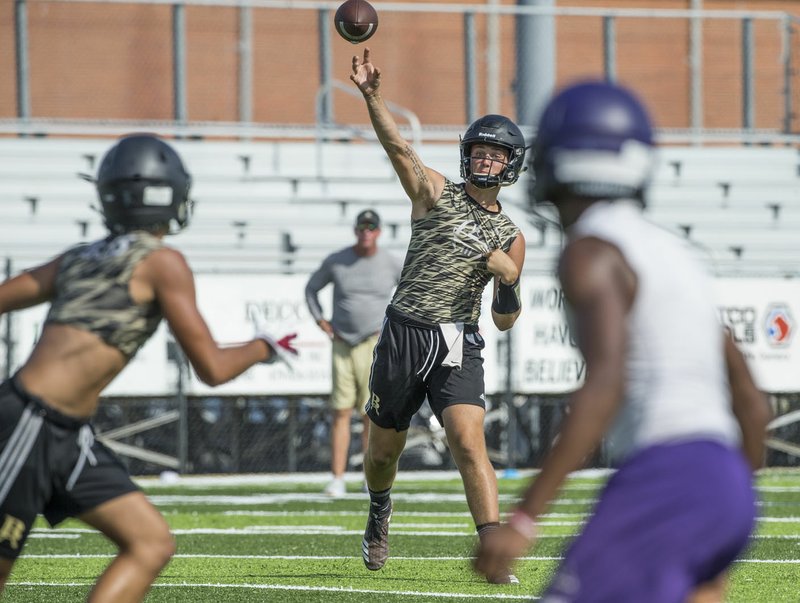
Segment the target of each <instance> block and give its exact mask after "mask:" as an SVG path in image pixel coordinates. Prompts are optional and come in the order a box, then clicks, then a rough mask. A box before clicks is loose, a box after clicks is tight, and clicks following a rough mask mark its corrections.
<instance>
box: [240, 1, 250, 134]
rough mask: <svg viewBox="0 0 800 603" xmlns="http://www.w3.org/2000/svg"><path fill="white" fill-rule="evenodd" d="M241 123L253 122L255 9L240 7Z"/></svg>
mask: <svg viewBox="0 0 800 603" xmlns="http://www.w3.org/2000/svg"><path fill="white" fill-rule="evenodd" d="M239 121H240V122H244V123H251V122H252V121H253V9H252V8H250V7H249V6H241V7H239Z"/></svg>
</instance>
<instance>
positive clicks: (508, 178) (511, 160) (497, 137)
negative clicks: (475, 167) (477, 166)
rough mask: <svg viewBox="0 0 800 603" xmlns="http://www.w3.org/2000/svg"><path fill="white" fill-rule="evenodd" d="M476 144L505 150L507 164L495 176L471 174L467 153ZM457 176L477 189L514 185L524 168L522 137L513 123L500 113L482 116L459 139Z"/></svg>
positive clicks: (523, 142)
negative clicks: (459, 152) (459, 159)
mask: <svg viewBox="0 0 800 603" xmlns="http://www.w3.org/2000/svg"><path fill="white" fill-rule="evenodd" d="M476 143H487V144H494V145H497V146H499V147H503V148H505V149H507V150H508V163H507V164H506V167H505V169H504V170H503V171H502V172H500V173H499V174H497V175H494V176H490V175H488V174H486V175H483V174H473V173H472V168H471V165H470V154H471V153H470V152H471V150H472V145H473V144H476ZM460 147H461V177H462V178H463V179H464V180H467V181H468V182H471V183H472V184H474V185H475V186H477V187H479V188H493V187H495V186H508V185H509V184H514V183H515V182H516V181H517V179H518V178H519V175H520V174H521V173H522V172H524V171H525V169H526V168H525V138H524V137H523V136H522V132H521V131H520V129H519V128H518V127H517V125H516V124H515V123H514V122H513V121H511V120H510V119H508V118H507V117H503V116H502V115H484V116H483V117H481V118H480V119H478V120H477V121H474V122H473V123H472V124H471V125H470V126H469V128H467V131H466V132H465V133H464V136H463V137H462V138H461V145H460Z"/></svg>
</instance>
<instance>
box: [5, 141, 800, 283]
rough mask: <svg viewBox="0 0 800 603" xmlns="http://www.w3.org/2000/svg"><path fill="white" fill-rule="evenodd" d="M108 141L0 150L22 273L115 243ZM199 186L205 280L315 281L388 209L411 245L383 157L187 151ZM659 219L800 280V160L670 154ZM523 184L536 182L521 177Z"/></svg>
mask: <svg viewBox="0 0 800 603" xmlns="http://www.w3.org/2000/svg"><path fill="white" fill-rule="evenodd" d="M110 142H111V141H110V140H102V139H55V138H54V139H50V138H4V139H0V157H2V161H0V203H2V206H3V217H4V219H3V227H2V233H3V234H2V237H0V253H1V254H2V257H3V258H10V259H11V260H12V262H13V265H14V268H15V269H17V270H18V269H21V268H23V267H25V266H27V265H30V264H32V263H36V262H39V261H44V260H46V259H47V258H49V257H52V256H53V255H54V254H56V253H58V252H59V251H61V250H62V249H63V248H64V247H66V246H68V245H70V244H72V243H75V242H77V241H81V240H93V239H95V238H99V237H101V236H103V235H104V233H105V231H104V228H103V226H102V219H101V217H100V215H99V214H98V213H97V211H96V210H95V209H93V206H94V205H96V202H95V194H94V190H93V187H92V186H91V184H90V183H88V182H86V181H85V180H84V179H82V178H81V176H80V175H81V174H93V173H94V172H95V171H96V169H97V163H98V161H99V158H100V157H102V154H103V152H104V151H105V150H106V149H107V148H108V147H109V145H110ZM175 145H176V147H177V148H178V149H179V151H180V152H181V154H182V155H183V157H184V159H185V161H186V163H187V165H188V168H189V170H190V172H191V173H192V175H193V179H194V184H193V188H192V198H193V199H194V200H195V201H196V207H195V214H194V219H193V222H192V226H191V228H189V229H187V231H185V232H184V233H181V235H180V236H177V237H174V238H171V239H170V244H172V245H174V246H175V247H177V248H178V249H180V250H182V251H183V252H184V253H185V254H186V255H187V258H188V259H189V261H190V263H191V264H192V266H193V267H194V268H195V269H196V270H198V271H214V272H216V271H223V270H224V271H228V272H230V271H233V272H235V271H237V270H240V271H242V272H252V271H259V272H276V273H277V272H280V273H284V272H287V271H289V272H292V271H295V272H307V271H309V270H312V269H313V268H314V267H315V266H316V265H317V264H318V263H319V261H320V260H321V259H322V257H324V256H325V255H326V254H327V253H329V252H330V251H332V250H334V249H336V248H338V247H341V246H344V245H347V244H349V243H350V242H352V240H353V238H352V225H353V220H354V218H355V216H356V214H357V213H358V212H359V211H361V210H362V209H364V208H366V207H374V208H376V209H377V210H378V211H379V212H380V213H381V215H382V218H383V221H384V234H383V238H382V243H383V244H384V245H385V246H387V247H388V248H389V249H391V250H392V251H393V252H396V253H397V254H398V255H401V256H402V255H403V254H404V253H405V248H406V245H407V243H408V239H409V237H410V219H409V206H408V200H407V198H406V197H405V194H404V192H403V190H402V187H401V186H400V184H399V181H398V180H397V178H396V176H395V175H394V172H393V171H392V169H391V165H390V164H389V162H388V160H387V159H386V156H385V154H384V153H383V152H382V150H381V149H380V147H378V146H377V145H376V144H375V143H352V142H351V143H325V144H321V145H315V144H314V143H302V142H286V143H279V142H263V143H262V142H231V141H208V140H206V141H198V140H178V141H175ZM418 152H419V154H420V156H421V157H422V159H423V161H425V162H426V163H427V164H428V165H431V166H432V167H435V168H436V169H439V170H441V171H443V172H444V173H445V174H446V175H447V176H448V177H450V178H453V179H456V180H458V178H459V176H458V150H457V147H455V145H454V144H432V143H431V144H427V145H422V146H421V147H420V148H419V149H418ZM659 154H660V157H659V164H658V169H657V171H656V174H655V178H654V186H653V187H652V189H651V191H650V194H649V196H648V209H647V214H648V216H649V217H650V219H651V220H653V221H654V222H656V223H657V224H659V225H661V226H663V227H664V228H667V229H669V230H671V231H673V232H676V233H677V234H679V235H680V236H684V237H686V238H687V239H688V240H689V241H690V242H692V243H695V244H696V245H697V247H698V249H699V250H700V251H701V252H702V253H704V254H705V255H707V257H708V259H709V261H710V263H711V265H712V267H713V269H714V270H715V271H717V272H718V273H720V274H726V273H730V274H748V275H752V276H757V275H763V276H776V275H797V274H799V273H800V268H799V267H798V266H799V265H800V263H799V262H798V261H797V258H798V257H800V241H798V237H797V236H796V232H797V228H796V227H797V226H800V187H798V184H800V155H798V151H797V150H796V149H794V148H790V147H760V146H750V147H746V146H743V147H663V148H661V149H660V150H659ZM523 178H524V176H523ZM525 192H526V183H525V182H524V181H522V180H521V181H520V183H518V184H517V185H516V186H512V187H510V188H508V189H506V190H505V191H503V193H502V194H501V200H504V202H505V207H506V209H507V211H508V212H509V213H510V214H511V215H512V218H513V219H514V220H515V221H516V222H517V223H518V224H519V225H520V226H521V227H522V228H523V231H524V232H525V235H526V239H527V242H528V258H529V259H528V262H527V263H526V270H527V271H530V272H549V271H551V270H552V264H553V261H554V260H555V257H556V255H557V252H558V250H559V249H560V246H561V243H562V237H561V234H560V232H558V230H557V229H556V228H555V227H554V226H553V225H552V224H548V223H546V222H545V221H543V220H541V219H538V218H536V217H529V216H528V214H527V213H525V211H524V204H525Z"/></svg>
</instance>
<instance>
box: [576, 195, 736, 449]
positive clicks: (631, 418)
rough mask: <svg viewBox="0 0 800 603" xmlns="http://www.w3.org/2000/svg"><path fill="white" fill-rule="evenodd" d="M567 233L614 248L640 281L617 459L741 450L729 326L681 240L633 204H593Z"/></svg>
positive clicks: (630, 322) (614, 435)
mask: <svg viewBox="0 0 800 603" xmlns="http://www.w3.org/2000/svg"><path fill="white" fill-rule="evenodd" d="M568 235H569V240H570V241H574V240H576V239H579V238H583V237H595V238H598V239H601V240H604V241H607V242H609V243H611V244H612V245H614V246H615V247H617V249H619V250H620V252H621V253H622V255H623V256H624V257H625V260H626V261H627V262H628V264H629V265H630V267H631V268H632V269H633V271H634V272H635V273H636V277H637V280H638V284H637V290H636V299H635V300H634V303H633V306H632V307H631V309H630V312H629V314H628V317H627V328H628V349H627V356H626V362H625V370H626V386H625V401H624V405H623V406H622V408H621V410H620V414H619V416H618V417H617V418H616V420H615V422H614V425H613V427H612V429H611V431H610V433H609V438H608V446H609V452H610V455H611V458H612V459H614V460H615V461H621V460H622V459H623V458H625V457H626V456H628V455H630V453H632V452H633V451H636V450H639V449H641V448H644V447H646V446H650V445H653V444H657V443H663V442H667V441H675V440H686V439H697V438H708V439H713V440H717V441H721V442H725V443H728V444H731V445H737V444H738V442H739V440H740V438H741V434H740V430H739V426H738V423H737V422H736V419H735V417H734V415H733V411H732V409H731V401H730V390H729V387H728V380H727V367H726V366H725V357H724V351H723V349H724V340H723V331H722V326H721V324H720V322H719V319H718V316H717V311H716V308H715V305H714V294H713V291H712V284H711V279H710V278H709V276H708V275H707V274H706V273H705V270H704V269H703V267H702V265H701V264H700V262H699V261H697V260H696V259H695V258H694V257H693V256H692V253H691V252H690V250H689V249H688V248H687V246H686V245H685V244H684V243H683V242H682V241H681V240H680V239H678V238H677V237H675V236H674V235H672V234H670V233H668V232H666V231H665V230H663V229H661V228H659V227H657V226H655V225H654V224H651V223H650V222H648V221H647V220H646V219H645V218H644V217H643V216H642V212H641V209H640V207H639V206H638V204H637V203H636V202H634V201H616V202H614V203H611V202H600V203H596V204H594V205H591V206H590V207H589V208H588V209H587V210H586V211H585V212H584V213H583V214H582V215H581V217H580V218H579V219H578V221H577V222H576V223H575V224H574V225H573V226H572V227H570V229H569V231H568Z"/></svg>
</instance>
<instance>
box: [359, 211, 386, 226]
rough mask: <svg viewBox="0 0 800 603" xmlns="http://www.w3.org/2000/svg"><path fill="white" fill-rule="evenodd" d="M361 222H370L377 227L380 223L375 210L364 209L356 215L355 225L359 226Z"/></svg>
mask: <svg viewBox="0 0 800 603" xmlns="http://www.w3.org/2000/svg"><path fill="white" fill-rule="evenodd" d="M361 224H370V225H372V226H375V227H378V228H379V227H380V225H381V218H380V216H379V215H378V214H377V213H376V212H375V211H373V210H371V209H365V210H364V211H362V212H361V213H359V214H358V216H356V226H360V225H361Z"/></svg>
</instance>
